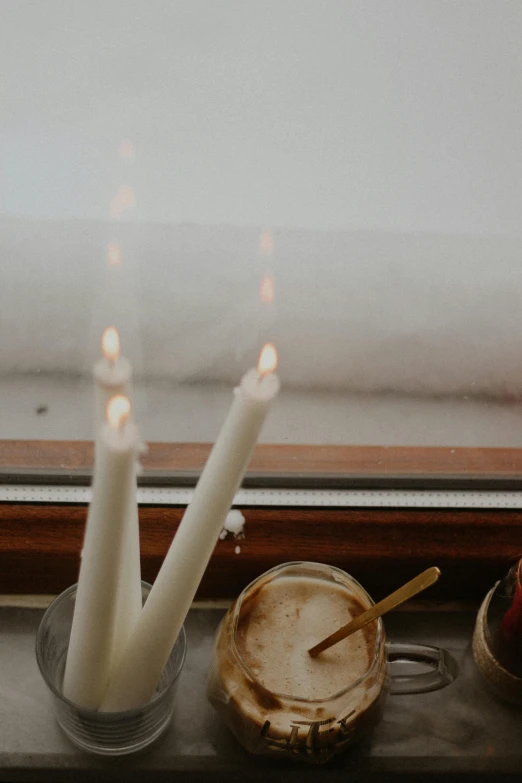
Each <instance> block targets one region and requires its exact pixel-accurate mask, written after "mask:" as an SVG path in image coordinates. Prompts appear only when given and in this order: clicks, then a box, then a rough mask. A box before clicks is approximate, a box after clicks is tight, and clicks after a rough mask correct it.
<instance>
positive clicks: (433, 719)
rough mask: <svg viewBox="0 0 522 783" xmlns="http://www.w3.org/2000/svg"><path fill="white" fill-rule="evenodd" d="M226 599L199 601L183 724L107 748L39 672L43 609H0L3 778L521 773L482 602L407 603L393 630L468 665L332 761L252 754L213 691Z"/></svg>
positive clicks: (515, 719)
mask: <svg viewBox="0 0 522 783" xmlns="http://www.w3.org/2000/svg"><path fill="white" fill-rule="evenodd" d="M222 615H223V611H222V610H217V609H193V610H192V611H191V612H190V615H189V617H188V620H187V623H186V629H187V634H188V653H187V660H186V664H185V668H184V671H183V673H182V677H181V683H180V689H179V696H178V705H177V709H176V713H175V716H174V720H173V722H172V725H171V726H170V728H169V729H168V731H167V732H166V734H165V735H164V736H163V737H162V738H161V739H160V740H159V741H158V742H157V743H156V745H155V746H153V747H152V748H150V749H149V750H147V751H145V752H143V753H141V754H138V755H134V756H127V757H124V758H120V759H109V760H107V759H103V758H99V757H95V756H91V755H89V754H86V753H83V752H81V751H79V750H77V749H76V748H75V747H74V746H73V745H72V744H71V743H70V742H69V741H68V740H67V739H66V737H65V736H64V735H63V734H62V733H61V730H60V729H59V727H58V725H57V724H56V722H55V720H54V717H53V714H52V708H51V699H50V695H49V694H48V692H47V690H46V687H45V685H44V683H43V681H42V679H41V677H40V673H39V671H38V668H37V665H36V660H35V654H34V638H35V634H36V629H37V627H38V623H39V621H40V618H41V616H42V611H41V610H36V609H15V608H1V609H0V781H13V783H14V781H66V780H75V781H79V780H86V781H89V780H93V781H94V780H96V781H104V780H118V781H125V780H132V781H138V780H155V781H162V780H176V779H180V778H181V777H183V779H184V780H185V779H186V780H188V781H199V780H210V779H212V780H213V781H225V780H237V781H239V780H244V779H245V778H247V779H248V781H249V783H252V782H253V781H257V780H259V781H261V780H263V781H267V782H269V781H270V780H274V781H277V780H284V781H292V780H296V781H297V780H298V781H299V782H300V783H305V781H307V780H314V781H318V780H325V781H334V780H335V781H337V780H339V781H341V780H342V781H347V780H350V779H353V780H358V781H359V780H379V781H383V782H385V781H388V780H389V781H404V780H412V781H419V780H421V779H422V780H423V781H424V780H439V779H441V780H448V779H451V780H471V778H472V777H473V778H476V777H477V776H480V779H481V780H507V779H513V780H514V779H518V778H519V777H520V774H521V772H522V710H517V709H516V708H512V707H509V706H508V705H505V704H503V703H501V702H499V701H497V700H496V699H495V697H493V696H492V695H491V694H490V692H489V691H488V689H487V686H486V685H485V683H484V682H483V680H482V679H481V677H480V675H479V673H478V672H477V670H476V669H475V665H474V662H473V659H472V656H471V634H472V630H473V623H474V619H475V614H474V613H473V612H465V611H455V612H408V611H404V612H395V613H392V614H391V615H389V616H388V618H387V619H386V623H385V624H386V629H387V633H388V637H389V639H390V640H391V641H419V642H423V643H425V644H434V645H437V644H438V645H442V646H444V647H445V648H446V649H447V650H448V651H450V652H451V654H452V655H453V657H454V658H455V659H456V661H457V662H458V664H459V667H460V673H459V675H458V677H457V679H456V680H455V681H454V682H453V683H452V684H451V685H449V686H448V687H447V688H445V689H444V690H441V691H435V692H432V693H425V694H418V695H407V696H406V695H401V696H398V695H391V696H389V697H388V700H387V702H386V707H385V712H384V717H383V719H382V721H381V723H380V725H379V726H378V727H377V729H376V731H375V734H374V736H373V738H372V740H371V742H370V743H368V744H367V745H364V746H359V747H356V748H354V749H353V750H350V751H348V752H347V753H345V754H344V755H343V756H341V757H338V758H337V759H334V760H333V761H332V762H331V763H330V764H328V765H326V766H324V767H312V766H307V765H304V764H302V763H300V764H295V763H294V764H292V762H288V761H286V760H281V761H279V760H269V759H263V758H259V757H254V756H250V755H249V754H247V753H246V752H245V751H244V750H243V749H242V748H241V747H240V745H239V744H238V743H237V742H236V740H235V739H234V737H232V735H231V734H230V733H229V732H228V730H227V729H226V727H225V726H224V725H223V724H222V723H221V721H220V719H219V718H218V716H217V715H216V714H215V713H214V711H213V710H212V708H211V707H210V705H209V704H208V703H207V701H206V697H205V681H206V672H207V666H208V661H209V657H210V650H211V645H212V639H213V634H214V631H215V628H216V626H217V624H218V622H219V620H220V618H221V617H222Z"/></svg>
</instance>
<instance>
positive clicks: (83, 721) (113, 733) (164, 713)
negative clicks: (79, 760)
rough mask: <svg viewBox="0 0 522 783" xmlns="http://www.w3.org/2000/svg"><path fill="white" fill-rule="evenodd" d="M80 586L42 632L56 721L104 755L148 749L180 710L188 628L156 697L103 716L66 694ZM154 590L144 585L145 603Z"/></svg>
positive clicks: (53, 609)
mask: <svg viewBox="0 0 522 783" xmlns="http://www.w3.org/2000/svg"><path fill="white" fill-rule="evenodd" d="M76 588H77V585H72V587H69V588H68V589H67V590H65V591H64V592H63V593H61V594H60V595H59V596H58V597H57V598H56V599H55V600H54V601H53V602H52V604H51V605H50V606H49V608H48V609H47V611H46V612H45V614H44V616H43V618H42V621H41V623H40V626H39V628H38V631H37V634H36V660H37V662H38V666H39V668H40V672H41V674H42V677H43V679H44V681H45V683H46V685H47V686H48V688H49V690H50V692H51V695H52V700H53V707H54V712H55V715H56V719H57V721H58V723H59V725H60V726H61V728H62V729H63V731H64V732H65V734H66V735H67V736H68V737H69V739H70V740H72V742H74V743H75V745H78V746H79V747H80V748H83V749H84V750H88V751H90V752H91V753H96V754H98V755H102V756H122V755H125V754H128V753H134V752H136V751H138V750H142V749H143V748H146V747H147V746H148V745H150V744H151V743H152V742H154V740H156V739H157V738H158V737H159V736H160V735H161V734H162V733H163V732H164V731H165V729H166V728H167V726H168V725H169V723H170V720H171V718H172V714H173V711H174V701H175V696H176V690H177V684H178V681H179V675H180V674H181V670H182V668H183V663H184V661H185V653H186V647H187V642H186V636H185V629H184V628H182V629H181V632H180V634H179V636H178V638H177V639H176V643H175V644H174V647H173V648H172V652H171V654H170V657H169V659H168V661H167V663H166V665H165V668H164V670H163V673H162V675H161V679H160V682H159V684H158V689H157V692H156V694H155V696H154V697H153V698H152V699H151V701H150V702H149V703H148V704H145V705H144V706H143V707H137V708H135V709H132V710H125V711H124V712H97V711H96V710H91V709H85V708H84V707H80V706H78V705H77V704H74V703H73V702H71V701H69V700H68V699H66V698H65V696H64V695H63V694H62V692H61V688H62V682H63V676H64V672H65V662H66V659H67V650H68V647H69V638H70V635H71V625H72V618H73V612H74V602H75V598H76ZM150 589H151V586H150V585H149V584H147V583H146V582H142V596H143V602H145V600H146V598H147V596H148V594H149V592H150Z"/></svg>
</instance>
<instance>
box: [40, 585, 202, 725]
mask: <svg viewBox="0 0 522 783" xmlns="http://www.w3.org/2000/svg"><path fill="white" fill-rule="evenodd" d="M141 586H142V588H143V587H146V588H147V589H148V590H149V592H150V590H151V589H152V585H151V584H149V582H145V581H144V580H143V579H142V581H141ZM77 588H78V583H77V582H76V583H75V584H73V585H70V586H69V587H67V588H66V589H65V590H63V591H62V592H61V593H60V594H59V595H57V596H56V598H54V599H53V601H51V603H50V604H49V606H48V607H47V609H46V610H45V612H44V614H43V616H42V619H41V620H40V624H39V625H38V630H37V631H36V640H35V652H36V662H37V664H38V668H39V670H40V674H41V675H42V678H43V680H44V682H45V684H46V685H47V687H48V688H49V690H50V691H51V692H52V693H53V695H54V696H56V697H57V698H58V699H60V701H62V702H63V703H64V704H67V705H68V706H69V707H71V708H72V709H74V710H81V711H82V713H84V714H85V715H86V716H93V717H94V716H96V718H97V719H98V720H105V719H107V720H111V719H114V717H115V716H116V715H117V716H119V717H120V718H121V717H125V716H127V717H129V716H131V715H135V714H136V713H137V712H139V711H140V710H143V709H148V708H151V707H153V706H154V705H155V704H157V702H158V701H159V700H160V699H163V698H164V696H165V694H166V693H168V691H169V690H170V689H171V688H172V687H173V686H174V685H175V683H176V682H177V679H178V677H179V676H180V674H181V672H182V670H183V665H184V663H185V658H186V655H187V634H186V631H185V626H184V625H182V626H181V631H180V632H179V634H178V637H177V638H176V641H175V642H174V646H176V644H177V643H178V641H180V640H181V644H182V650H181V659H180V661H179V664H178V666H177V667H176V671H175V673H174V674H173V675H172V677H171V680H170V682H169V683H168V685H167V686H166V687H165V688H164V689H163V690H162V691H161V692H160V693H157V694H156V695H155V696H153V698H152V699H151V700H150V701H148V702H147V703H146V704H142V705H141V706H140V707H131V709H129V710H121V711H118V712H100V710H93V709H91V708H90V707H82V706H81V705H80V704H76V702H74V701H71V700H70V699H68V698H67V697H66V696H64V695H63V693H62V692H61V691H60V690H58V688H57V687H56V686H55V685H54V683H52V682H51V681H50V679H49V677H48V676H47V671H46V666H45V662H44V661H43V659H42V653H41V650H40V640H41V634H42V629H43V627H44V624H45V620H47V619H48V618H49V616H50V615H52V614H53V611H54V610H55V609H56V608H57V606H58V605H59V604H61V603H62V602H63V601H64V600H65V599H66V598H68V597H69V595H70V594H71V593H72V592H74V591H75V590H77ZM172 649H174V647H173V648H172ZM170 654H171V655H172V651H171V653H170ZM169 657H170V656H169Z"/></svg>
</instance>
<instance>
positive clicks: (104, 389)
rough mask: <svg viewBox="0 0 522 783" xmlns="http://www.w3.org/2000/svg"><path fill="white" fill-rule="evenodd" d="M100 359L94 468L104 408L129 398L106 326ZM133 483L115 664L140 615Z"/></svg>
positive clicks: (127, 379) (122, 362)
mask: <svg viewBox="0 0 522 783" xmlns="http://www.w3.org/2000/svg"><path fill="white" fill-rule="evenodd" d="M101 349H102V354H103V356H102V358H101V359H100V360H99V361H98V362H97V363H96V364H95V365H94V369H93V377H94V394H95V400H94V402H95V412H94V422H95V428H96V439H95V465H96V463H97V461H98V459H99V457H98V454H99V448H100V446H99V441H100V433H101V431H102V428H103V427H104V425H105V421H106V410H107V405H108V403H109V401H110V400H111V398H112V397H114V396H116V395H118V394H123V395H124V396H126V397H129V399H131V401H132V396H131V392H132V390H131V383H132V367H131V364H130V362H129V361H128V359H126V358H125V357H124V356H120V336H119V334H118V331H117V330H116V329H115V328H114V327H113V326H108V327H107V328H106V329H105V330H104V331H103V334H102V338H101ZM137 489H138V488H137V482H136V475H135V476H134V486H133V489H132V491H131V492H130V493H129V507H128V509H127V514H126V516H127V527H126V531H125V536H124V542H123V547H122V552H121V567H120V569H119V572H120V584H119V588H118V602H117V609H116V618H115V621H114V645H113V652H114V661H117V660H118V658H119V656H120V655H121V653H122V651H123V648H124V647H125V644H126V642H127V639H128V638H129V634H130V631H131V629H132V627H133V626H134V623H135V622H136V620H137V619H138V615H139V613H140V612H141V606H142V603H141V565H140V529H139V520H138V504H137V497H136V495H137Z"/></svg>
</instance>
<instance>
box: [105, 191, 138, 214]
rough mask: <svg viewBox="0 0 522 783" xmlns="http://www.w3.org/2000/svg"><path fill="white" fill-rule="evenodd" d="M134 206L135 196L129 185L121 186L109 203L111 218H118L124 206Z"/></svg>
mask: <svg viewBox="0 0 522 783" xmlns="http://www.w3.org/2000/svg"><path fill="white" fill-rule="evenodd" d="M135 206H136V196H135V194H134V190H133V189H132V187H131V186H130V185H123V186H122V187H121V188H119V190H118V192H117V193H116V195H115V196H114V198H113V199H112V200H111V205H110V210H109V212H110V216H111V218H118V217H121V215H122V214H123V210H124V209H125V208H126V207H129V208H131V207H135Z"/></svg>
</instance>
